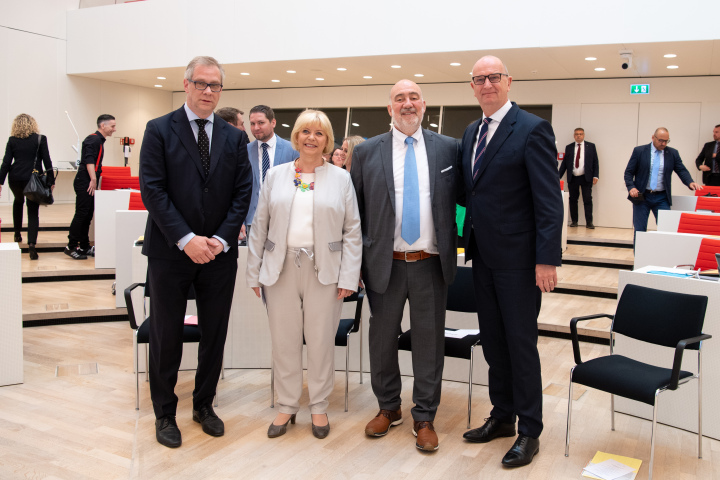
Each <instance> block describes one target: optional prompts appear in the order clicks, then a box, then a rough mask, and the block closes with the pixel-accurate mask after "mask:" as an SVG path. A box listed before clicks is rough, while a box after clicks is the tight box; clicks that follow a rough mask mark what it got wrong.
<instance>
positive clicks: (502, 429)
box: [463, 417, 515, 443]
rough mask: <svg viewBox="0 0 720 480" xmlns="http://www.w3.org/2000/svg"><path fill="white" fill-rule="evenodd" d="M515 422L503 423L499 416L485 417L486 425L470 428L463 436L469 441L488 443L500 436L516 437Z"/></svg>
mask: <svg viewBox="0 0 720 480" xmlns="http://www.w3.org/2000/svg"><path fill="white" fill-rule="evenodd" d="M514 436H515V424H514V423H502V422H501V421H500V420H498V419H497V418H493V417H489V418H486V419H485V425H483V426H482V427H480V428H474V429H472V430H468V431H467V432H465V433H464V434H463V438H464V439H465V440H467V441H469V442H476V443H487V442H489V441H490V440H492V439H494V438H498V437H514Z"/></svg>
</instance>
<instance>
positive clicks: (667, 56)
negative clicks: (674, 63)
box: [663, 53, 677, 58]
mask: <svg viewBox="0 0 720 480" xmlns="http://www.w3.org/2000/svg"><path fill="white" fill-rule="evenodd" d="M663 57H665V58H675V57H677V55H675V54H674V53H668V54H667V55H663Z"/></svg>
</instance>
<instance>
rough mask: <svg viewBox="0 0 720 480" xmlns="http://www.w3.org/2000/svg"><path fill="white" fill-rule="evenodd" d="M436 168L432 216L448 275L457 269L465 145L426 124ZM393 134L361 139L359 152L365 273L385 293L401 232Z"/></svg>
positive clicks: (355, 172) (355, 173)
mask: <svg viewBox="0 0 720 480" xmlns="http://www.w3.org/2000/svg"><path fill="white" fill-rule="evenodd" d="M423 138H424V140H425V149H426V150H427V156H428V166H429V171H430V196H431V199H432V216H433V223H434V225H435V236H436V237H437V246H438V252H439V253H440V263H441V265H442V271H443V280H444V281H445V283H446V284H448V285H449V284H451V283H452V282H453V280H454V279H455V272H456V271H457V237H458V232H457V224H456V223H455V205H456V199H457V192H458V190H459V178H460V174H459V172H458V161H459V145H458V143H457V141H456V140H455V139H454V138H450V137H446V136H444V135H439V134H437V133H435V132H432V131H430V130H425V129H423ZM392 150H393V149H392V133H391V132H388V133H383V134H382V135H378V136H376V137H373V138H371V139H369V140H368V141H366V142H363V143H361V144H360V145H358V146H357V147H355V150H354V151H353V163H352V170H351V172H350V174H351V175H352V179H353V183H354V184H355V192H356V194H357V200H358V207H359V209H360V220H361V222H362V234H363V262H362V275H363V281H364V282H365V283H366V285H367V287H368V288H369V289H370V290H372V291H374V292H377V293H384V292H385V290H386V289H387V286H388V282H389V281H390V271H391V268H392V262H393V244H394V234H395V181H394V180H393V151H392Z"/></svg>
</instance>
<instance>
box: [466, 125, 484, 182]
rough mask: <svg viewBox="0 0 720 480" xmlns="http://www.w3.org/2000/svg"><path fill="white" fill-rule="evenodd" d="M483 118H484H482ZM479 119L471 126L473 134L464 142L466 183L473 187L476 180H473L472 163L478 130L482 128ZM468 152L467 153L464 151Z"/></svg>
mask: <svg viewBox="0 0 720 480" xmlns="http://www.w3.org/2000/svg"><path fill="white" fill-rule="evenodd" d="M481 120H482V119H481ZM481 120H477V121H476V122H475V123H473V124H472V126H471V132H472V134H471V135H468V136H467V137H466V140H465V143H464V144H463V146H462V148H463V166H462V168H463V169H464V170H465V172H464V174H463V177H464V178H465V179H466V184H467V185H468V187H470V188H472V186H473V184H474V182H473V176H472V164H473V147H474V146H475V145H474V144H475V138H477V134H478V130H479V129H480V121H481ZM464 152H467V153H464Z"/></svg>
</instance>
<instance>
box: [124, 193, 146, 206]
mask: <svg viewBox="0 0 720 480" xmlns="http://www.w3.org/2000/svg"><path fill="white" fill-rule="evenodd" d="M128 210H147V208H145V204H144V203H143V201H142V195H140V192H130V201H129V202H128Z"/></svg>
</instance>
